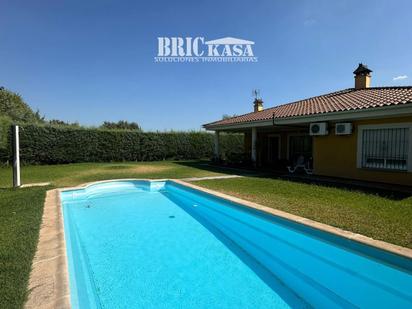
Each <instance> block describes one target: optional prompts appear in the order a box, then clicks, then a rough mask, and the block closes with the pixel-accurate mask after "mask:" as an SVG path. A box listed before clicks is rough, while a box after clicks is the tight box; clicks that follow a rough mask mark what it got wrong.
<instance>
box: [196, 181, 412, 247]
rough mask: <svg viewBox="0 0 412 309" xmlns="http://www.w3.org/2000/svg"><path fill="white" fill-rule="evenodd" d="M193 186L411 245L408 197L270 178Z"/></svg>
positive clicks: (411, 215) (411, 210) (411, 207)
mask: <svg viewBox="0 0 412 309" xmlns="http://www.w3.org/2000/svg"><path fill="white" fill-rule="evenodd" d="M196 184H197V185H200V186H203V187H206V188H209V189H213V190H216V191H220V192H223V193H227V194H230V195H233V196H236V197H239V198H243V199H245V200H249V201H253V202H256V203H259V204H262V205H265V206H268V207H272V208H276V209H279V210H283V211H286V212H289V213H292V214H295V215H298V216H302V217H306V218H309V219H312V220H315V221H319V222H322V223H326V224H329V225H332V226H336V227H340V228H342V229H345V230H349V231H353V232H355V233H359V234H363V235H366V236H369V237H372V238H375V239H380V240H383V241H387V242H390V243H393V244H397V245H400V246H405V247H409V248H412V197H409V198H406V199H403V200H398V201H395V200H392V199H388V198H384V197H379V196H377V195H372V194H365V193H361V192H357V191H349V190H343V189H337V188H331V187H324V186H317V185H309V184H302V183H296V182H290V181H285V180H278V179H271V178H257V177H245V178H232V179H219V180H203V181H199V182H196Z"/></svg>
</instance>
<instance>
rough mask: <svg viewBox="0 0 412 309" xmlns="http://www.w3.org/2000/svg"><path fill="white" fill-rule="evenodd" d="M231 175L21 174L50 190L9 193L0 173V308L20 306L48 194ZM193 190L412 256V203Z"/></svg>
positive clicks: (107, 170)
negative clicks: (109, 183) (126, 181)
mask: <svg viewBox="0 0 412 309" xmlns="http://www.w3.org/2000/svg"><path fill="white" fill-rule="evenodd" d="M228 173H232V171H230V170H222V169H220V170H219V169H218V168H212V167H208V166H206V165H205V164H204V162H195V161H190V162H187V161H186V162H169V161H162V162H144V163H130V162H128V163H127V162H126V163H82V164H67V165H53V166H23V167H22V181H23V183H33V182H51V185H50V186H49V187H46V188H44V187H43V188H31V189H18V190H13V189H11V188H10V186H11V176H12V171H11V168H0V187H1V188H2V189H0V210H1V211H0V308H21V307H22V306H23V305H24V301H25V298H26V295H27V284H28V278H29V274H30V268H31V262H32V259H33V256H34V253H35V249H36V244H37V240H38V232H39V226H40V222H41V215H42V211H43V203H44V197H45V193H46V190H48V189H51V188H53V187H54V188H55V187H66V186H75V185H79V184H82V183H86V182H90V181H97V180H103V179H116V178H186V177H203V176H215V175H223V174H228ZM196 184H198V185H201V186H204V187H207V188H211V189H214V190H217V191H221V192H224V193H228V194H231V195H234V196H237V197H240V198H244V199H246V200H251V201H254V202H257V203H260V204H263V205H266V206H269V207H273V208H277V209H280V210H284V211H287V212H290V213H293V214H297V215H300V216H303V217H307V218H310V219H313V220H316V221H320V222H323V223H326V224H330V225H333V226H337V227H340V228H343V229H346V230H350V231H354V232H357V233H360V234H364V235H367V236H370V237H373V238H376V239H381V240H384V241H387V242H391V243H394V244H398V245H401V246H406V247H410V248H412V198H409V199H404V200H402V201H394V200H391V199H387V198H382V197H378V196H374V195H370V194H364V193H360V192H355V191H348V190H342V189H336V188H328V187H322V186H315V185H308V184H301V183H294V182H288V181H284V180H276V179H271V178H258V177H244V178H233V179H224V180H223V179H221V180H206V181H200V182H196Z"/></svg>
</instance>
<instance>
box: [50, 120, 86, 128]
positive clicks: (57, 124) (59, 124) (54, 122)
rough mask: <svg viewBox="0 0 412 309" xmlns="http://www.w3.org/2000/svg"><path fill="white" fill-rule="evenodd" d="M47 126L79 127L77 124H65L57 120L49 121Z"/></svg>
mask: <svg viewBox="0 0 412 309" xmlns="http://www.w3.org/2000/svg"><path fill="white" fill-rule="evenodd" d="M49 124H51V125H53V126H69V127H80V125H79V123H78V122H66V121H63V120H59V119H51V120H49Z"/></svg>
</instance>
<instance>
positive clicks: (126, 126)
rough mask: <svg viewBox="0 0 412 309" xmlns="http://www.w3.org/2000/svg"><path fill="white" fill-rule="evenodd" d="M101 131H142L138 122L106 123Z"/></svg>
mask: <svg viewBox="0 0 412 309" xmlns="http://www.w3.org/2000/svg"><path fill="white" fill-rule="evenodd" d="M100 128H101V129H108V130H136V131H142V129H141V128H140V126H139V125H138V124H137V123H136V122H128V121H126V120H120V121H118V122H111V121H105V122H103V124H102V125H101V126H100Z"/></svg>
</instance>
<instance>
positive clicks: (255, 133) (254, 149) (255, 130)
mask: <svg viewBox="0 0 412 309" xmlns="http://www.w3.org/2000/svg"><path fill="white" fill-rule="evenodd" d="M256 141H257V129H256V128H252V151H251V154H252V155H251V159H252V163H253V165H254V166H256V160H257V152H256Z"/></svg>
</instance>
